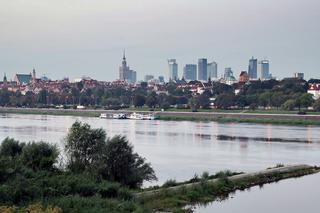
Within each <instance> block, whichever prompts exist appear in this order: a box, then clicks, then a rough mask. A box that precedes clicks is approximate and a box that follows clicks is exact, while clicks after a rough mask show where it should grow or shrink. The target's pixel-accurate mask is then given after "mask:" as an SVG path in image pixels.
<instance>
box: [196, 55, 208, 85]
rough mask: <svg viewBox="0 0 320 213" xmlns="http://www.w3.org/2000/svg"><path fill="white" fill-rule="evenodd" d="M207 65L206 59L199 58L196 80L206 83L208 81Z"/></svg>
mask: <svg viewBox="0 0 320 213" xmlns="http://www.w3.org/2000/svg"><path fill="white" fill-rule="evenodd" d="M207 69H208V63H207V59H206V58H200V59H199V60H198V80H199V81H207V80H208V73H207Z"/></svg>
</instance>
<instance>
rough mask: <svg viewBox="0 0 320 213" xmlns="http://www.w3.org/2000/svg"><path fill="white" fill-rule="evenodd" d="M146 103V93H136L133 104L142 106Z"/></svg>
mask: <svg viewBox="0 0 320 213" xmlns="http://www.w3.org/2000/svg"><path fill="white" fill-rule="evenodd" d="M145 103H146V97H145V96H144V95H140V94H136V95H135V96H134V98H133V105H134V106H135V107H142V106H144V104H145Z"/></svg>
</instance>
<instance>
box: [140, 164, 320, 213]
mask: <svg viewBox="0 0 320 213" xmlns="http://www.w3.org/2000/svg"><path fill="white" fill-rule="evenodd" d="M318 172H319V168H318V167H312V166H308V165H295V166H280V167H277V168H271V169H267V170H264V171H259V172H254V173H247V174H238V175H232V176H228V175H227V174H226V175H223V173H221V174H222V176H220V177H219V178H214V179H211V178H210V176H206V175H203V176H202V177H201V178H200V179H198V180H197V181H195V182H193V183H186V184H177V186H173V187H162V188H160V189H155V190H150V191H144V192H140V193H137V194H135V196H136V199H137V201H138V202H139V203H143V204H144V206H146V208H147V209H152V210H153V211H156V212H188V213H189V212H192V206H193V205H196V204H206V203H209V202H212V201H214V200H216V199H219V200H221V199H226V198H227V197H228V196H229V194H230V193H232V192H235V191H237V190H245V189H248V188H251V187H253V186H258V185H259V186H262V185H264V184H268V183H273V182H278V181H280V180H284V179H289V178H297V177H302V176H305V175H310V174H315V173H318ZM186 206H187V207H186Z"/></svg>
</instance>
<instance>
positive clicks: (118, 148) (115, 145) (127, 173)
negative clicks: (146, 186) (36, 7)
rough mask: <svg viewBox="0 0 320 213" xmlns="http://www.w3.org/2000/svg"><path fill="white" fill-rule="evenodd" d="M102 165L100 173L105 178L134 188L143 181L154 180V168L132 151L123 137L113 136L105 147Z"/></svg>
mask: <svg viewBox="0 0 320 213" xmlns="http://www.w3.org/2000/svg"><path fill="white" fill-rule="evenodd" d="M103 156H104V166H105V168H104V167H103V168H102V170H101V174H102V176H103V177H104V178H105V179H108V180H110V181H116V182H119V183H121V184H123V185H126V186H129V187H132V188H135V187H139V186H141V185H142V183H143V181H144V180H146V181H152V180H156V179H157V178H156V176H155V173H154V170H153V169H152V167H151V166H150V164H149V163H146V162H145V159H144V158H142V157H140V156H139V155H138V154H137V153H134V152H133V146H132V145H131V144H130V143H129V141H128V140H127V139H126V138H125V137H121V136H115V137H113V138H112V139H111V140H109V141H108V142H107V144H106V147H105V153H104V154H103Z"/></svg>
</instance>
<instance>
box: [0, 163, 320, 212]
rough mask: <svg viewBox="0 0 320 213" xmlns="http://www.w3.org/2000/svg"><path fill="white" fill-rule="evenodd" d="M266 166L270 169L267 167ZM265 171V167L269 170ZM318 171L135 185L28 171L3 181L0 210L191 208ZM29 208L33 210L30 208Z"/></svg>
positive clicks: (223, 174) (222, 175)
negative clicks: (240, 191)
mask: <svg viewBox="0 0 320 213" xmlns="http://www.w3.org/2000/svg"><path fill="white" fill-rule="evenodd" d="M265 171H268V170H265ZM265 171H263V172H265ZM318 171H319V168H316V167H308V166H304V167H299V168H298V167H297V168H292V169H289V170H286V171H273V169H270V172H267V173H263V172H258V173H253V174H239V173H231V172H220V173H217V174H216V175H212V176H209V175H208V174H207V173H204V174H203V175H202V176H201V177H194V178H193V179H191V180H190V181H186V182H183V183H176V182H175V181H172V180H171V181H168V182H167V183H165V184H164V185H163V186H162V187H153V188H150V189H145V190H139V191H138V192H137V190H132V189H128V188H126V187H123V186H121V185H120V184H118V183H112V182H108V181H101V180H96V179H95V178H93V177H92V176H91V175H90V174H85V173H83V174H73V173H70V172H56V171H52V172H44V171H42V172H40V173H32V172H31V171H25V172H26V173H25V174H24V175H21V174H20V176H19V178H14V179H11V180H8V181H7V182H6V183H5V184H3V185H2V186H1V187H0V195H1V197H0V211H1V212H7V213H16V212H31V213H62V212H67V213H68V212H70V213H71V212H79V213H81V212H83V213H84V212H86V213H87V212H92V213H93V212H94V213H100V212H101V213H102V212H117V213H122V212H123V213H129V212H136V213H151V212H157V211H159V212H177V213H182V212H192V210H191V209H190V208H186V206H192V205H196V204H206V203H208V202H212V201H214V200H216V199H225V198H227V197H228V195H229V193H232V192H235V191H236V190H245V189H248V188H250V187H253V186H257V185H263V184H267V183H272V182H276V181H280V180H283V179H287V178H294V177H301V176H304V175H309V174H313V173H316V172H318ZM30 209H31V210H32V209H33V211H30Z"/></svg>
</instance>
